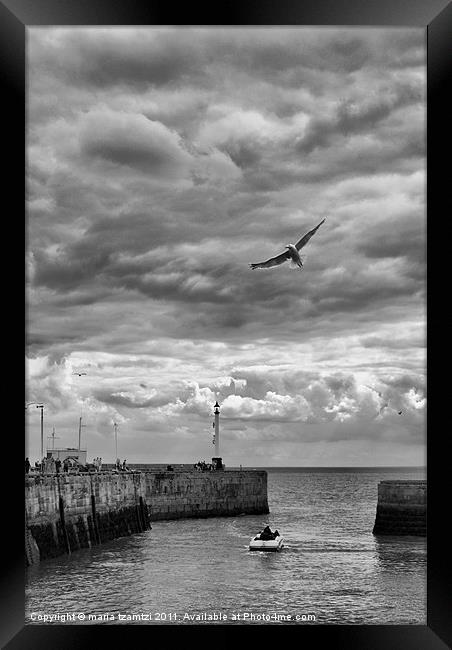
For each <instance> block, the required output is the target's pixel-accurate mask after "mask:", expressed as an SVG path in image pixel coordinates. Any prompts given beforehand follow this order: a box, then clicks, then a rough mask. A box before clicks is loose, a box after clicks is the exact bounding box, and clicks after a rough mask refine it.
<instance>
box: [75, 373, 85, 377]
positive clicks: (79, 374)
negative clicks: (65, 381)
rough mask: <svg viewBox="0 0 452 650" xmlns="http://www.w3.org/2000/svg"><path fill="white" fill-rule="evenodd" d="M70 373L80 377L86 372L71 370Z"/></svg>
mask: <svg viewBox="0 0 452 650" xmlns="http://www.w3.org/2000/svg"><path fill="white" fill-rule="evenodd" d="M72 374H73V375H78V376H79V377H81V376H82V375H86V372H73V373H72Z"/></svg>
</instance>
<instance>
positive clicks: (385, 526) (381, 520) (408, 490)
mask: <svg viewBox="0 0 452 650" xmlns="http://www.w3.org/2000/svg"><path fill="white" fill-rule="evenodd" d="M426 510H427V481H414V480H413V481H381V482H380V483H379V485H378V503H377V513H376V518H375V525H374V529H373V534H374V535H416V536H425V535H426V531H427V525H426Z"/></svg>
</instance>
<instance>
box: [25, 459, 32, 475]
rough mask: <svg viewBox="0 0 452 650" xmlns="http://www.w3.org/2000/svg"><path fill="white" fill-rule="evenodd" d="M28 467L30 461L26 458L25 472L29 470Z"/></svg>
mask: <svg viewBox="0 0 452 650" xmlns="http://www.w3.org/2000/svg"><path fill="white" fill-rule="evenodd" d="M30 467H31V463H30V461H29V460H28V458H26V459H25V474H28V472H29V471H30Z"/></svg>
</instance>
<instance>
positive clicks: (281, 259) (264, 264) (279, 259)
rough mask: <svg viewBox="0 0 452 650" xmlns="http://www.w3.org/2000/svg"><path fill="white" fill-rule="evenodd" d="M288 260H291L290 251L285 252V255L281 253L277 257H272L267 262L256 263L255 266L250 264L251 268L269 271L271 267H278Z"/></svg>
mask: <svg viewBox="0 0 452 650" xmlns="http://www.w3.org/2000/svg"><path fill="white" fill-rule="evenodd" d="M288 259H290V253H289V251H284V253H281V254H280V255H277V256H276V257H271V258H270V259H269V260H266V261H265V262H256V263H255V264H250V268H252V269H269V268H270V267H271V266H278V265H279V264H282V263H283V262H286V261H287V260H288Z"/></svg>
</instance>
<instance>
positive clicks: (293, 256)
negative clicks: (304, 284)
mask: <svg viewBox="0 0 452 650" xmlns="http://www.w3.org/2000/svg"><path fill="white" fill-rule="evenodd" d="M324 221H325V219H323V221H321V222H320V223H319V225H318V226H316V227H315V228H313V229H312V230H310V231H309V232H307V233H306V235H304V236H303V237H302V238H301V239H299V240H298V241H297V243H296V244H287V245H286V248H287V250H286V251H284V253H280V254H279V255H276V257H271V258H270V259H268V260H266V261H265V262H256V263H255V264H250V268H251V269H269V268H270V267H272V266H278V265H279V264H283V262H287V261H288V260H292V263H293V264H294V265H295V266H298V267H299V268H300V269H301V268H302V267H303V262H302V261H301V257H300V253H299V252H298V251H300V250H301V249H302V248H303V246H305V245H306V244H307V243H308V241H309V240H310V239H311V237H312V235H313V234H314V233H315V232H317V230H318V228H320V226H321V225H322V223H323V222H324Z"/></svg>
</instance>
